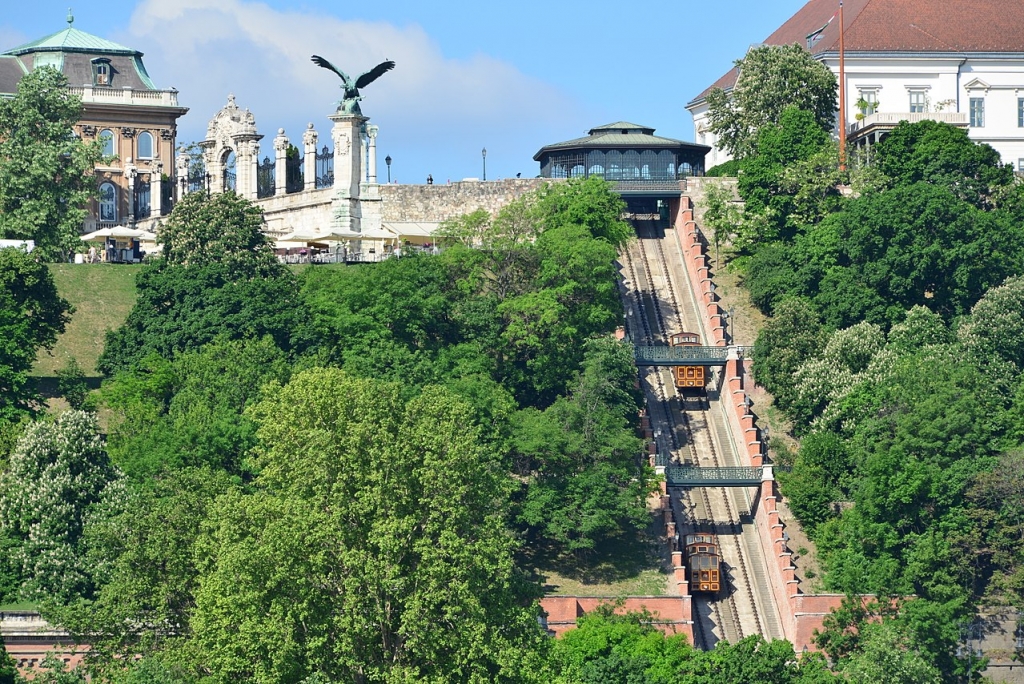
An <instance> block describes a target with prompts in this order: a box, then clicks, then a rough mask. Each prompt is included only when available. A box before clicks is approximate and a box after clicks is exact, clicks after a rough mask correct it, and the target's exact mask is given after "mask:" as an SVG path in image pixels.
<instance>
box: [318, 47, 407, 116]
mask: <svg viewBox="0 0 1024 684" xmlns="http://www.w3.org/2000/svg"><path fill="white" fill-rule="evenodd" d="M311 59H312V60H313V63H314V64H316V65H317V66H320V67H323V68H324V69H330V70H331V71H333V72H334V73H336V74H338V76H341V82H342V86H341V87H342V88H343V89H344V91H345V95H344V97H343V98H342V100H341V102H340V103H339V104H338V113H339V114H353V115H355V116H362V114H363V113H362V112H361V111H360V110H359V101H360V100H362V99H363V96H362V95H360V94H359V89H360V88H365V87H366V86H368V85H370V84H371V83H373V82H374V81H376V80H377V79H378V78H380V77H381V76H383V75H384V74H385V73H387V72H388V71H391V70H392V69H394V68H395V63H394V62H392V61H391V60H388V61H386V62H381V63H380V64H378V65H377V66H375V67H373V68H372V69H370V70H369V71H367V72H366V73H365V74H363V75H362V76H360V77H359V78H357V79H356V80H355V81H353V80H352V79H351V78H349V77H348V74H346V73H345V72H344V71H342V70H341V69H338V68H337V67H336V66H334V65H333V64H331V63H330V62H328V61H327V60H326V59H324V58H323V57H321V56H320V55H313V57H312V58H311Z"/></svg>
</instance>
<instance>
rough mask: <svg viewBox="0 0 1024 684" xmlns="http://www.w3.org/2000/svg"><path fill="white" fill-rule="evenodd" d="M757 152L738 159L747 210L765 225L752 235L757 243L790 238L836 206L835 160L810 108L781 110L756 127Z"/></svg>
mask: <svg viewBox="0 0 1024 684" xmlns="http://www.w3.org/2000/svg"><path fill="white" fill-rule="evenodd" d="M756 152H757V153H756V154H753V155H750V156H748V157H745V158H744V159H743V160H742V161H741V162H740V169H741V171H742V172H741V173H740V176H739V192H740V196H741V197H743V199H744V201H745V202H746V207H745V210H746V211H748V212H750V213H753V214H759V215H761V216H763V217H764V225H765V226H766V228H767V229H768V230H763V231H761V232H760V233H757V234H754V235H753V236H751V238H750V239H751V240H753V241H754V243H755V244H757V243H762V242H767V241H771V240H778V239H788V238H791V237H792V236H793V235H794V234H795V232H796V230H797V229H798V227H799V225H800V224H801V223H803V222H807V221H813V220H814V219H816V218H818V217H820V216H822V215H825V214H827V213H829V211H831V210H833V209H835V208H837V207H838V205H839V192H838V191H837V190H836V188H835V181H836V180H838V178H837V177H836V175H835V172H834V170H832V169H830V168H829V166H830V164H831V163H832V162H835V163H836V165H838V159H837V158H835V156H834V152H835V151H834V150H833V148H831V147H830V145H829V134H828V133H827V132H826V131H825V130H823V129H822V128H821V126H820V125H819V123H818V122H817V121H816V120H815V118H814V114H813V113H812V112H809V111H805V110H803V109H799V108H798V107H796V106H789V107H786V108H785V109H783V110H782V111H781V112H780V116H779V118H778V120H777V121H775V120H773V121H771V122H769V123H766V124H765V125H764V126H763V127H762V128H761V129H760V130H759V131H758V133H757V136H756ZM822 173H823V174H824V175H821V174H822ZM830 181H832V183H831V184H830ZM798 198H799V200H800V201H799V203H798V202H797V199H798Z"/></svg>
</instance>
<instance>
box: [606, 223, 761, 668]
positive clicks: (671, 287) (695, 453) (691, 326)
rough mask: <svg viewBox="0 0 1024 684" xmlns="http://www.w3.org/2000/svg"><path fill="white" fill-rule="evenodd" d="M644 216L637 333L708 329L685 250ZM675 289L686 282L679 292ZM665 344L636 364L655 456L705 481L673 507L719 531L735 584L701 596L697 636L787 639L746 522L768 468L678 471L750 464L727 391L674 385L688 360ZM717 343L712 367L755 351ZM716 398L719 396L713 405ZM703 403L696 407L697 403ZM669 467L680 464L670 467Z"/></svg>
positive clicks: (631, 322)
mask: <svg viewBox="0 0 1024 684" xmlns="http://www.w3.org/2000/svg"><path fill="white" fill-rule="evenodd" d="M645 223H646V222H641V221H637V222H635V223H634V225H635V226H636V228H637V233H638V237H639V239H638V240H637V241H635V242H634V243H633V244H632V245H629V246H628V247H627V248H626V249H625V250H624V251H623V259H622V261H623V264H622V266H623V269H622V270H623V286H624V292H623V294H624V298H625V302H626V304H627V314H628V315H627V327H628V332H629V334H630V337H631V338H632V339H633V340H634V341H636V342H637V343H639V344H638V345H637V346H638V347H658V346H660V345H664V343H665V341H667V337H668V333H669V332H672V331H676V330H703V328H704V321H703V319H702V318H701V317H700V314H699V307H698V306H697V302H696V300H695V298H694V296H693V293H692V288H690V287H689V281H688V280H687V279H686V278H682V279H681V278H680V269H681V268H683V269H684V268H685V266H684V265H683V264H682V263H681V261H682V258H681V257H682V255H681V254H676V253H675V252H674V251H672V248H671V245H674V243H672V242H671V241H666V240H664V239H662V238H663V237H664V235H663V234H661V231H660V229H659V228H658V227H657V226H654V225H650V224H647V225H645ZM676 286H679V287H680V290H679V291H678V292H677V291H676ZM706 334H707V333H706V332H703V333H702V335H705V336H706ZM662 349H665V351H664V352H662V351H661V349H657V350H642V351H640V352H639V354H637V356H639V357H640V359H644V358H652V359H653V358H655V357H662V358H664V361H663V362H662V363H657V364H644V363H642V362H641V360H638V362H637V365H643V366H645V367H644V368H641V377H642V379H643V380H644V383H643V384H644V388H645V390H646V393H647V395H648V400H649V402H650V403H651V413H650V415H651V417H652V421H653V425H652V427H654V428H655V439H656V442H658V449H657V452H656V457H655V459H656V463H657V465H660V466H663V467H664V469H665V470H664V472H665V473H666V475H669V476H670V477H671V478H672V479H676V478H677V476H678V477H679V479H680V481H681V482H684V483H689V482H692V479H691V480H688V479H685V478H690V477H692V478H693V479H698V478H699V480H700V482H701V484H699V485H696V484H695V485H692V486H689V485H687V486H683V485H680V486H674V485H670V490H669V491H670V492H671V505H672V507H673V509H674V510H675V511H676V519H677V520H678V521H680V525H681V528H680V532H682V531H683V529H691V528H692V529H693V530H695V531H701V532H707V533H711V534H717V535H718V536H719V538H720V542H721V544H720V546H721V548H722V552H723V561H724V562H725V567H726V569H727V571H728V575H727V576H723V580H724V581H726V582H727V583H728V588H726V589H723V591H722V593H721V594H720V595H717V596H710V595H702V594H695V595H694V596H693V607H694V613H693V614H694V641H695V643H696V644H697V645H698V646H699V647H701V648H713V647H714V644H715V643H716V642H717V641H719V640H723V639H724V640H728V641H730V642H735V641H736V640H738V639H741V638H743V637H744V636H747V635H749V634H754V633H756V634H761V635H763V636H765V637H767V638H773V637H777V636H780V635H781V625H778V624H776V623H777V622H778V615H777V614H776V611H775V610H774V606H773V605H768V604H770V603H771V602H772V601H773V599H772V597H771V591H770V588H769V587H768V586H767V583H766V581H765V579H766V578H765V577H764V570H763V568H761V567H760V566H761V564H762V563H763V559H762V558H761V555H760V552H759V549H758V544H757V539H756V531H755V530H754V529H753V528H752V527H751V526H750V525H749V524H745V523H743V522H742V521H743V519H745V518H749V515H750V512H749V505H750V502H749V499H748V498H747V496H746V495H744V494H742V490H743V489H745V488H749V487H756V486H758V485H760V483H761V481H762V476H763V475H764V473H763V472H762V471H761V470H760V469H753V471H752V472H751V470H748V471H747V472H742V471H734V472H733V473H732V474H733V475H736V476H737V477H736V479H735V482H736V484H735V485H729V484H726V483H724V482H713V483H712V482H708V480H709V479H716V480H717V479H720V478H719V477H717V476H711V477H709V475H708V474H703V475H702V474H700V473H694V471H683V470H675V469H676V468H681V467H683V466H686V465H689V466H691V467H695V468H701V466H705V467H711V468H732V467H736V468H740V467H742V465H741V459H740V457H739V454H738V453H737V452H736V448H737V447H736V444H735V443H734V439H733V436H732V434H731V433H730V432H729V427H728V422H727V420H726V419H725V417H724V414H723V415H721V416H719V415H718V414H719V413H720V412H721V411H722V407H721V405H720V404H719V399H718V390H717V389H714V390H712V389H711V388H709V390H708V391H707V392H706V393H705V392H701V393H700V394H699V395H698V396H692V395H690V396H687V395H680V394H677V393H676V390H675V387H674V384H673V383H672V382H671V381H668V382H666V381H665V379H664V378H663V377H662V376H663V374H664V371H665V370H668V367H670V366H672V365H680V364H679V362H678V361H677V360H675V359H669V358H665V357H668V355H669V352H668V349H669V348H668V347H667V345H666V346H663V347H662ZM711 349H712V350H713V351H711V352H710V354H711V355H712V356H713V358H709V361H714V362H715V363H709V364H708V365H713V366H720V365H723V364H724V362H725V360H726V359H727V358H728V355H729V353H730V351H732V350H735V353H737V354H739V355H744V354H743V352H744V351H746V350H745V349H741V348H738V347H733V348H729V347H713V348H711ZM698 353H699V352H698ZM691 354H693V355H694V356H697V354H694V353H693V352H691ZM677 358H678V357H677ZM698 358H699V357H698ZM685 362H686V363H685V365H696V364H694V363H693V362H692V360H691V359H689V358H687V359H685ZM712 398H713V399H714V402H710V400H711V399H712ZM694 400H696V405H693V404H694ZM659 432H660V434H661V436H660V437H659ZM719 450H721V453H720V452H719ZM670 468H671V469H673V470H672V471H671V474H670V473H669V469H670ZM701 470H704V468H701ZM722 474H723V473H722V472H720V473H719V475H722ZM666 484H669V483H668V482H667V483H666ZM734 493H735V494H736V495H737V497H736V498H735V499H734V498H733V494H734Z"/></svg>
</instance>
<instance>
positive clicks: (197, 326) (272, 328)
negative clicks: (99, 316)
mask: <svg viewBox="0 0 1024 684" xmlns="http://www.w3.org/2000/svg"><path fill="white" fill-rule="evenodd" d="M262 227H263V216H262V212H261V210H260V209H259V208H258V207H256V206H254V205H253V204H252V203H251V202H249V201H248V200H245V199H243V198H241V197H239V196H238V195H236V194H234V193H232V192H228V193H219V194H217V195H211V196H208V195H206V194H205V193H198V192H197V193H192V194H190V195H188V196H187V197H186V198H185V199H184V200H182V201H181V202H179V203H178V205H177V206H175V208H174V211H173V212H171V216H170V217H169V218H168V220H167V224H166V225H165V226H164V227H163V228H161V230H160V232H159V234H158V236H157V237H158V240H159V241H161V242H162V243H163V258H162V259H160V260H158V261H157V262H156V263H154V264H151V265H148V266H146V267H144V268H143V270H142V272H141V273H139V276H138V278H137V279H136V287H137V290H138V298H137V299H136V302H135V306H134V307H133V308H132V311H131V313H129V315H128V319H127V320H126V321H125V322H124V324H123V325H122V326H121V327H120V328H118V329H117V330H114V331H111V332H109V333H108V334H107V340H106V346H105V348H104V350H103V354H102V355H101V356H100V359H99V361H98V362H97V368H98V369H99V370H100V371H101V372H102V373H104V374H105V375H108V376H109V375H113V374H114V373H116V372H118V371H120V370H123V369H126V368H129V367H131V366H132V365H134V364H135V363H138V362H139V361H140V360H141V359H143V358H145V357H146V356H147V355H148V354H150V353H154V352H155V353H156V354H159V355H160V356H163V357H165V358H168V359H169V358H172V357H173V356H174V355H175V354H178V353H181V352H183V351H187V350H191V349H197V348H199V347H201V346H203V345H204V344H206V343H208V342H210V341H212V340H214V339H216V338H220V337H223V338H227V339H258V338H262V337H264V336H267V335H269V336H270V337H271V338H273V340H274V342H275V344H276V345H277V346H278V347H280V348H281V349H284V350H286V351H291V350H292V349H293V348H296V347H302V346H303V341H302V335H303V326H302V318H301V316H302V313H301V306H300V303H299V300H298V296H297V294H298V286H297V284H296V282H295V279H294V278H293V277H292V275H291V273H290V272H289V271H288V270H287V269H285V268H284V266H283V265H282V264H280V263H279V262H278V261H277V258H276V257H275V256H274V254H273V250H272V247H271V245H270V242H269V240H268V238H267V236H266V235H265V234H264V233H263V231H262Z"/></svg>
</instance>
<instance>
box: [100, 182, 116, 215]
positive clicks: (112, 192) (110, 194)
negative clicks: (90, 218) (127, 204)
mask: <svg viewBox="0 0 1024 684" xmlns="http://www.w3.org/2000/svg"><path fill="white" fill-rule="evenodd" d="M100 221H102V222H104V223H117V188H116V187H115V186H114V184H113V183H111V182H110V181H106V182H104V183H102V184H101V185H100Z"/></svg>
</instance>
